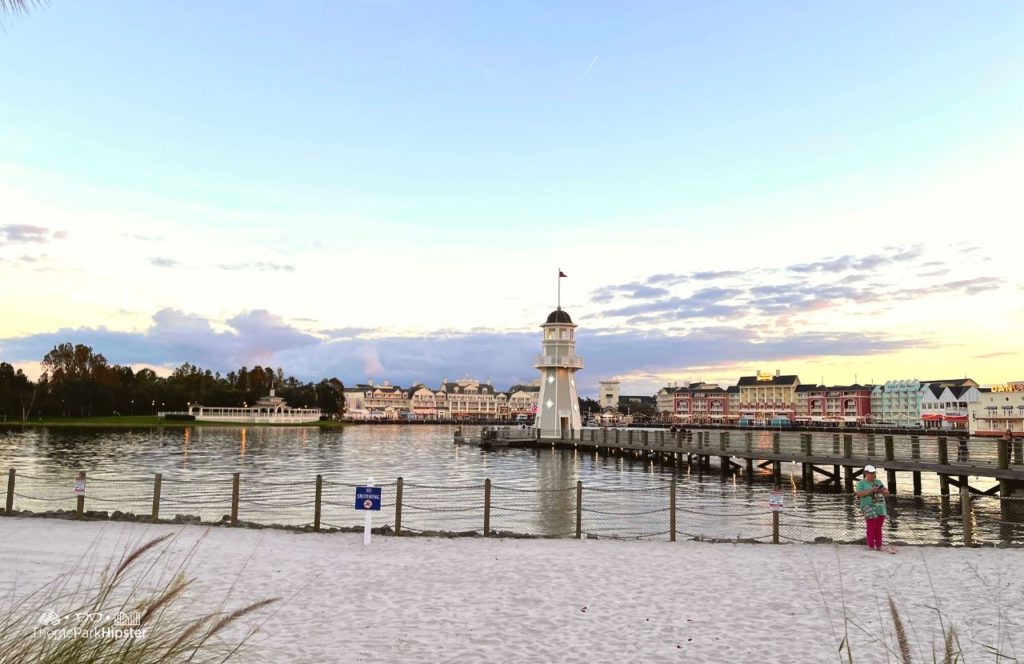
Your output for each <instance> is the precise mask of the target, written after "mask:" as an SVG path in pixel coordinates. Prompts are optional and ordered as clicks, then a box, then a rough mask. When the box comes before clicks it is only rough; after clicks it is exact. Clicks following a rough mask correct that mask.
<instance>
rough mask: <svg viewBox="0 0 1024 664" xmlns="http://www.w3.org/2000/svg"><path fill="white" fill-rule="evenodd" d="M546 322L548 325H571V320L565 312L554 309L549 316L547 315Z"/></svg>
mask: <svg viewBox="0 0 1024 664" xmlns="http://www.w3.org/2000/svg"><path fill="white" fill-rule="evenodd" d="M547 322H548V323H568V324H569V325H572V319H571V318H569V314H567V313H566V312H564V311H562V310H561V309H555V310H554V311H552V312H551V313H550V314H548V320H547ZM545 324H547V323H545Z"/></svg>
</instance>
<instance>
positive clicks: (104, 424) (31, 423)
mask: <svg viewBox="0 0 1024 664" xmlns="http://www.w3.org/2000/svg"><path fill="white" fill-rule="evenodd" d="M348 424H349V423H347V422H339V421H335V420H324V421H321V422H307V423H302V424H296V423H271V422H258V423H253V422H201V421H195V420H168V419H164V418H162V417H157V416H155V415H120V416H117V415H111V416H100V417H51V418H45V417H44V418H42V419H36V420H25V421H22V420H7V421H6V422H0V428H2V427H11V428H22V429H28V428H33V427H82V428H107V429H152V428H160V427H162V428H172V429H183V428H189V427H228V428H245V427H260V428H263V427H281V428H286V429H287V428H299V427H318V428H320V429H341V428H344V427H345V426H347V425H348Z"/></svg>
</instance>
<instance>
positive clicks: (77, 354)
mask: <svg viewBox="0 0 1024 664" xmlns="http://www.w3.org/2000/svg"><path fill="white" fill-rule="evenodd" d="M42 366H43V374H44V375H45V376H46V377H47V378H48V379H49V381H50V384H51V385H52V390H53V392H54V397H55V398H56V399H58V400H59V401H60V402H61V403H62V407H61V410H62V411H63V412H64V413H67V412H73V411H78V414H79V416H81V417H85V416H88V415H92V412H93V408H94V406H96V405H98V404H102V403H103V402H105V401H108V400H110V394H109V381H108V380H106V379H107V378H108V375H107V374H108V367H107V358H105V357H103V355H101V354H100V353H95V352H93V349H92V348H90V347H89V346H86V345H84V344H76V345H74V346H72V345H71V344H70V343H62V344H60V345H58V346H54V347H53V350H51V351H50V352H49V353H47V354H46V356H45V357H43V361H42Z"/></svg>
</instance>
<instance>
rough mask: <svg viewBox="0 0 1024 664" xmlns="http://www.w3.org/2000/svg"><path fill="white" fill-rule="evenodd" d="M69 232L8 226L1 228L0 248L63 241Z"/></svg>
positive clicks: (24, 226) (41, 227)
mask: <svg viewBox="0 0 1024 664" xmlns="http://www.w3.org/2000/svg"><path fill="white" fill-rule="evenodd" d="M67 236H68V233H67V231H54V230H51V229H49V228H46V227H44V226H33V225H30V224H7V225H5V226H0V247H3V246H7V245H13V244H45V243H47V242H52V241H53V240H62V239H64V238H66V237H67Z"/></svg>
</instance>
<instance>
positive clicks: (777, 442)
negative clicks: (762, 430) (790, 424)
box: [772, 431, 782, 454]
mask: <svg viewBox="0 0 1024 664" xmlns="http://www.w3.org/2000/svg"><path fill="white" fill-rule="evenodd" d="M781 446H782V434H781V433H779V432H778V431H773V432H772V453H773V454H778V453H779V448H780V447H781Z"/></svg>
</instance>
